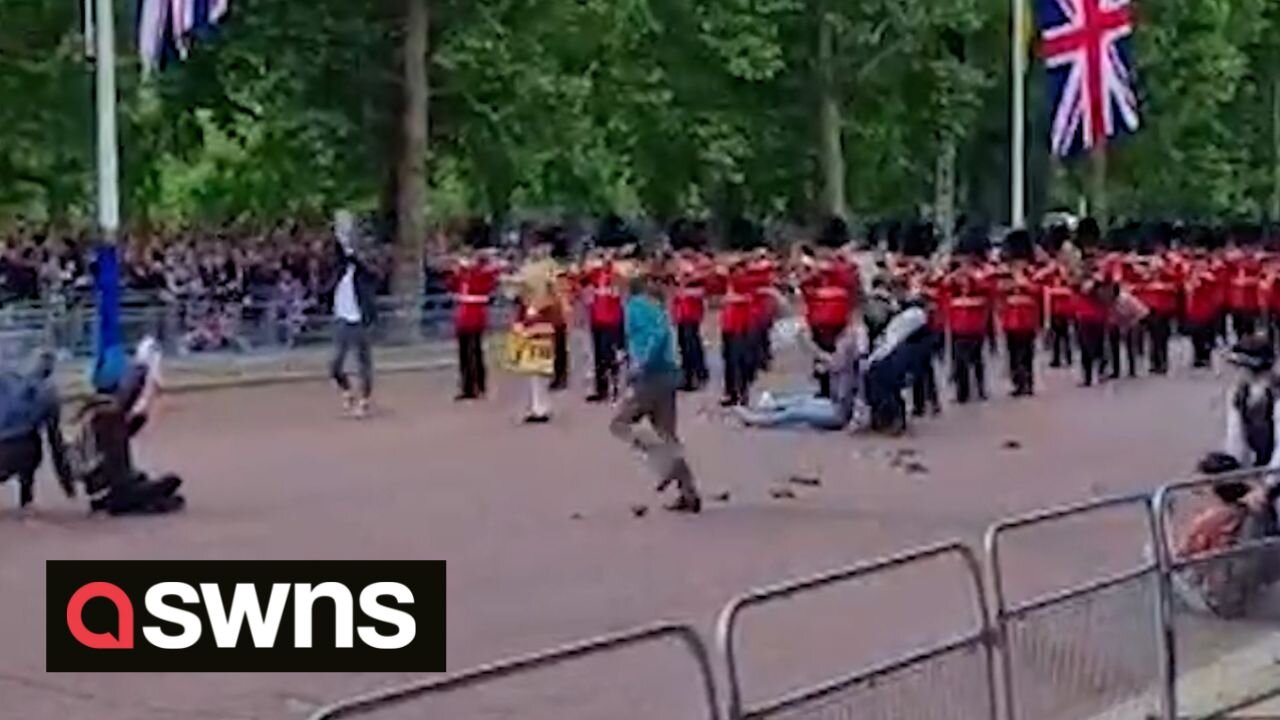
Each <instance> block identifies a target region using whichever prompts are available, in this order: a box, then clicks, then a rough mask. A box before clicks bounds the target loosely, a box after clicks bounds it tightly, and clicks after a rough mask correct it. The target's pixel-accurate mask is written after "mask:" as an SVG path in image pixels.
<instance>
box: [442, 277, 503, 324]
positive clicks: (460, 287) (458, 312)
mask: <svg viewBox="0 0 1280 720" xmlns="http://www.w3.org/2000/svg"><path fill="white" fill-rule="evenodd" d="M447 281H448V285H449V291H450V292H452V293H453V302H454V315H453V322H454V326H455V327H456V328H457V330H459V331H460V332H476V331H483V330H484V329H485V328H486V327H488V325H489V296H490V295H492V294H493V291H494V290H495V289H497V287H498V273H497V271H496V270H495V269H494V268H492V267H490V266H489V265H487V264H479V265H471V266H465V267H464V266H460V267H456V268H453V269H452V270H451V271H450V272H449V275H448V279H447Z"/></svg>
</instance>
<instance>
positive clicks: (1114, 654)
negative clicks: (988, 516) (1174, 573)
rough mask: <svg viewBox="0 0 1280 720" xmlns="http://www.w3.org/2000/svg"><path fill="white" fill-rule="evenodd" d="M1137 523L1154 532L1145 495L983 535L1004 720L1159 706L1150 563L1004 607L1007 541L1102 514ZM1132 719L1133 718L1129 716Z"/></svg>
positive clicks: (1033, 518) (1012, 523) (1046, 719)
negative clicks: (1014, 535) (1123, 516)
mask: <svg viewBox="0 0 1280 720" xmlns="http://www.w3.org/2000/svg"><path fill="white" fill-rule="evenodd" d="M1115 511H1120V512H1127V513H1132V514H1135V515H1137V516H1138V518H1139V520H1140V521H1141V523H1142V531H1143V533H1144V534H1145V535H1146V537H1147V538H1152V539H1153V538H1155V537H1157V535H1156V524H1155V519H1154V517H1153V513H1152V510H1151V503H1150V496H1148V495H1132V496H1126V497H1115V498H1107V499H1102V500H1094V501H1090V502H1086V503H1082V504H1078V505H1072V506H1066V507H1061V508H1055V509H1051V510H1046V511H1042V512H1037V513H1033V514H1029V515H1025V516H1022V517H1017V518H1012V519H1008V520H1004V521H1002V522H999V523H996V524H995V525H993V526H992V527H991V528H990V529H989V530H988V531H987V535H986V551H987V572H988V574H989V580H990V584H991V594H992V597H993V606H994V615H993V620H992V622H993V624H994V626H995V628H996V632H997V634H998V636H999V640H1000V649H1001V652H1000V653H999V658H1000V686H1001V690H1002V693H1001V696H1002V699H1003V708H1004V717H1005V718H1006V720H1020V719H1023V720H1056V719H1058V718H1062V719H1064V720H1065V719H1067V718H1080V717H1088V716H1089V715H1090V713H1091V712H1101V711H1104V710H1106V709H1107V708H1110V707H1116V706H1119V705H1122V704H1130V705H1131V706H1132V705H1134V704H1136V705H1138V706H1150V705H1153V704H1154V705H1157V706H1158V705H1160V702H1159V700H1157V699H1155V695H1156V691H1157V690H1158V688H1159V687H1160V680H1161V678H1160V672H1159V661H1158V659H1159V658H1160V657H1161V646H1160V635H1159V633H1158V632H1157V628H1158V627H1159V625H1158V624H1157V621H1158V617H1157V618H1155V619H1153V614H1152V613H1153V612H1156V613H1158V612H1159V606H1160V603H1159V601H1158V589H1159V588H1158V582H1157V577H1156V575H1157V563H1156V560H1155V558H1149V559H1144V560H1141V561H1140V562H1139V563H1138V565H1137V566H1136V567H1133V568H1126V569H1124V570H1120V571H1117V572H1113V573H1110V574H1108V575H1107V576H1105V577H1101V578H1093V579H1090V580H1088V581H1086V582H1083V583H1080V584H1077V585H1074V586H1070V587H1065V588H1053V589H1051V590H1048V591H1042V592H1039V593H1036V594H1034V596H1032V597H1029V598H1027V599H1017V600H1014V599H1011V596H1010V593H1009V583H1008V581H1009V580H1010V573H1009V572H1008V570H1007V568H1006V567H1005V566H1006V559H1005V556H1004V552H1005V550H1006V547H1005V545H1006V544H1007V541H1006V536H1009V535H1010V534H1012V533H1015V532H1016V533H1019V534H1026V533H1029V532H1035V531H1036V530H1044V529H1046V528H1049V527H1050V526H1052V525H1055V524H1058V523H1065V522H1070V521H1073V520H1079V519H1081V518H1088V517H1090V516H1095V515H1098V514H1101V513H1108V512H1115ZM1133 716H1134V717H1141V716H1142V715H1141V714H1138V713H1135V714H1134V715H1133Z"/></svg>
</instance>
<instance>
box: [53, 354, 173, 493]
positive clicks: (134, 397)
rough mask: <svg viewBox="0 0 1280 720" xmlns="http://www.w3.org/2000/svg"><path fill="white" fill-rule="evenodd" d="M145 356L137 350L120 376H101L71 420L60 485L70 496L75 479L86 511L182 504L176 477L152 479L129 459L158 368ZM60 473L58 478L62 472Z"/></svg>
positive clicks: (145, 413) (166, 476) (143, 422)
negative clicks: (86, 503)
mask: <svg viewBox="0 0 1280 720" xmlns="http://www.w3.org/2000/svg"><path fill="white" fill-rule="evenodd" d="M145 355H146V353H145V352H140V353H139V355H138V358H139V360H137V361H135V362H132V363H130V364H129V366H128V367H127V368H125V369H124V370H123V373H122V374H121V375H120V376H118V377H105V376H104V377H101V378H100V381H99V383H98V384H97V387H96V388H95V390H96V391H97V392H96V394H95V395H94V396H93V397H92V398H90V399H89V400H88V401H87V402H86V403H85V405H84V406H83V407H82V408H81V409H80V411H79V412H78V413H77V415H76V417H75V419H74V422H73V425H74V426H75V427H77V428H78V429H79V431H78V433H77V435H76V437H75V438H74V440H73V451H72V452H71V454H70V455H71V462H69V463H68V465H67V467H66V470H65V472H66V475H65V479H64V481H63V482H64V488H66V489H67V492H68V495H73V494H74V492H75V484H76V483H79V484H82V485H83V486H84V488H85V492H86V494H87V495H88V496H89V508H90V510H91V511H92V512H106V513H108V514H110V515H152V514H160V513H169V512H175V511H177V510H181V509H182V508H184V507H185V506H186V498H184V497H183V496H182V495H181V494H180V493H179V492H178V490H179V489H180V488H181V487H182V479H181V478H179V477H178V476H177V475H173V474H168V475H163V476H161V477H160V478H158V479H152V478H151V477H149V476H148V475H147V474H146V473H144V472H142V471H140V470H138V469H137V468H136V467H135V466H134V464H133V453H132V450H131V448H130V445H131V443H132V441H133V438H134V437H135V436H136V435H137V434H138V432H140V431H141V429H142V427H143V426H144V425H145V424H146V418H147V404H148V403H147V397H148V394H149V393H150V392H151V390H150V388H151V387H152V386H153V385H154V383H155V380H156V378H155V374H156V373H157V372H158V370H157V367H158V366H157V365H156V364H155V363H154V362H148V361H146V359H145ZM62 472H63V471H60V472H59V476H60V477H64V476H63V475H62Z"/></svg>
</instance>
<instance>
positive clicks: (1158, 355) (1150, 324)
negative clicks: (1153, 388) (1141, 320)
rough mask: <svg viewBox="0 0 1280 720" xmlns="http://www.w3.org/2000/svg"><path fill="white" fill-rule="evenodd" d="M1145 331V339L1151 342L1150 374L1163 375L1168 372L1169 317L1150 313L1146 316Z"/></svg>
mask: <svg viewBox="0 0 1280 720" xmlns="http://www.w3.org/2000/svg"><path fill="white" fill-rule="evenodd" d="M1146 329H1147V339H1148V340H1149V341H1150V342H1151V373H1152V374H1153V375H1164V374H1165V373H1167V372H1169V334H1170V318H1169V316H1168V315H1164V314H1160V313H1152V314H1151V315H1149V316H1147V319H1146Z"/></svg>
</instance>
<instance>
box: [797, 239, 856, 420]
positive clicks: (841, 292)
mask: <svg viewBox="0 0 1280 720" xmlns="http://www.w3.org/2000/svg"><path fill="white" fill-rule="evenodd" d="M801 272H802V275H801V277H800V292H801V294H802V295H803V296H804V312H805V320H806V322H807V323H808V325H809V332H810V333H811V335H812V338H813V343H814V345H817V346H818V347H819V348H821V349H822V350H823V351H824V352H827V353H833V352H835V350H836V342H837V341H838V340H839V339H840V335H841V334H842V333H844V331H845V328H847V327H848V326H849V314H850V313H851V312H853V302H854V288H855V284H854V283H855V280H854V278H855V273H854V270H853V268H852V267H850V266H849V265H848V264H847V263H845V262H844V261H843V260H841V259H840V258H839V257H837V256H836V255H835V253H834V251H833V250H832V249H831V248H825V247H824V248H819V249H818V254H817V257H816V258H807V259H806V261H805V263H804V267H802V268H801ZM814 378H816V379H817V381H818V396H819V397H830V396H831V375H830V373H828V372H827V371H826V370H823V369H818V368H816V367H815V369H814Z"/></svg>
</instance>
